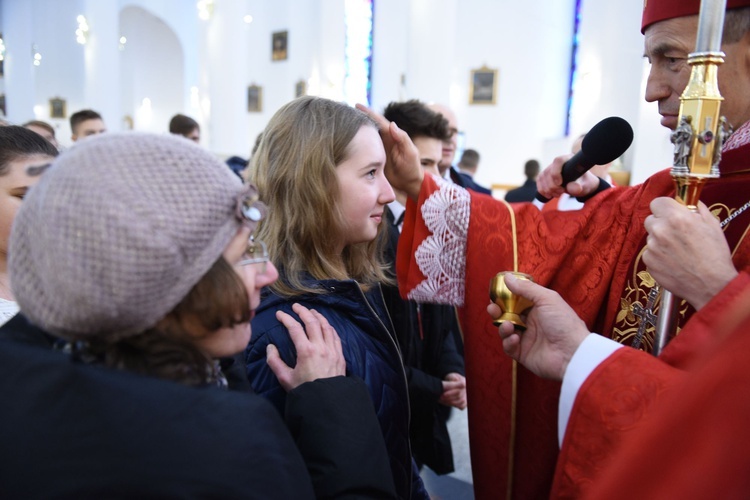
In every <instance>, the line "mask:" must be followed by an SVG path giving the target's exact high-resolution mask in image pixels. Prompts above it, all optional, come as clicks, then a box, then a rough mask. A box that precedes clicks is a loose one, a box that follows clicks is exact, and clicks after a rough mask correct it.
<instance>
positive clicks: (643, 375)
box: [553, 347, 684, 498]
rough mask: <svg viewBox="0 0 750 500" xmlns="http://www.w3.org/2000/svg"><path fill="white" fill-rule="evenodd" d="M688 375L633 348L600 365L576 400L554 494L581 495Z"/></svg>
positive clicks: (619, 352) (558, 465)
mask: <svg viewBox="0 0 750 500" xmlns="http://www.w3.org/2000/svg"><path fill="white" fill-rule="evenodd" d="M683 376H684V372H682V371H680V370H677V369H675V368H672V367H670V366H669V365H667V364H665V363H663V362H661V361H659V360H658V359H657V358H655V357H654V356H652V355H650V354H647V353H645V352H643V351H637V350H635V349H630V348H627V347H626V348H622V349H619V350H617V351H616V352H615V353H613V354H612V355H611V356H610V357H609V358H607V359H606V360H605V361H604V362H603V363H602V364H600V365H599V366H598V367H597V368H596V369H595V370H594V371H593V372H592V373H591V375H589V377H588V378H587V379H586V381H585V382H584V384H583V385H582V386H581V388H580V390H579V392H578V396H577V397H576V400H575V403H574V404H573V409H572V411H571V415H570V420H569V422H568V427H567V429H566V432H565V438H564V439H563V446H562V450H561V451H560V456H559V458H558V462H557V470H556V472H555V483H554V486H553V493H554V495H555V496H559V497H561V498H579V497H580V494H581V492H582V491H584V490H585V489H587V487H588V486H589V485H590V483H591V482H592V481H593V480H594V478H596V477H598V476H599V475H600V474H601V471H602V470H604V468H605V467H606V465H607V460H608V458H610V457H611V456H612V454H613V452H614V450H616V449H617V448H618V447H619V445H620V444H621V443H622V442H623V440H624V439H625V438H626V437H628V436H629V435H630V433H632V432H633V431H634V429H636V428H637V427H638V425H639V423H640V422H641V421H642V420H643V419H644V418H647V416H648V415H649V414H650V413H651V412H652V408H653V406H654V404H655V403H656V402H657V401H658V400H659V399H660V398H661V397H662V396H663V394H664V392H665V390H666V389H668V388H669V387H671V386H673V385H674V384H675V383H676V381H677V380H680V379H681V377H683Z"/></svg>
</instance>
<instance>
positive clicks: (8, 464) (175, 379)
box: [0, 129, 394, 499]
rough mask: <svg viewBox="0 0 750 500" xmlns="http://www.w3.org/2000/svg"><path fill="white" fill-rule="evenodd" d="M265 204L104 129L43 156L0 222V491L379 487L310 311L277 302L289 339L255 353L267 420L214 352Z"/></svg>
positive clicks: (237, 492) (235, 314) (351, 402)
mask: <svg viewBox="0 0 750 500" xmlns="http://www.w3.org/2000/svg"><path fill="white" fill-rule="evenodd" d="M21 130H24V132H26V133H28V134H31V135H33V136H34V138H36V139H37V140H39V141H40V142H43V143H44V144H45V145H46V147H48V148H50V149H51V146H50V145H49V143H47V142H46V141H45V140H44V139H42V138H41V137H40V136H38V135H36V134H34V133H33V132H30V131H26V130H25V129H21ZM265 214H266V207H265V206H264V205H263V204H262V203H260V202H259V201H258V193H257V191H256V189H255V188H254V186H243V185H242V182H241V181H240V180H239V179H238V178H237V177H236V176H234V175H233V174H232V173H231V172H229V171H228V169H227V168H226V166H224V165H223V164H222V163H221V162H220V161H219V160H218V159H216V158H215V157H214V156H213V155H212V154H210V153H208V152H206V151H204V150H203V149H201V148H200V147H198V146H196V145H194V144H192V143H190V142H188V141H185V140H184V139H178V138H175V137H167V136H164V135H155V134H142V133H133V132H130V133H125V134H107V135H102V136H100V137H96V138H91V139H89V140H86V141H84V142H83V143H81V144H80V145H78V146H76V147H75V148H71V150H69V151H68V152H66V153H65V154H64V155H61V156H60V157H59V158H58V159H57V160H56V161H55V163H54V164H53V166H52V168H50V169H49V170H48V171H47V173H46V174H45V175H44V176H42V179H41V180H40V183H38V184H37V185H36V186H35V187H34V189H32V190H31V191H30V192H29V194H28V196H27V198H26V200H25V202H24V204H23V205H22V208H21V210H20V211H19V213H18V216H17V218H16V222H17V224H15V225H14V227H13V230H12V235H11V242H10V274H11V281H12V283H13V287H14V288H13V289H14V292H15V294H16V299H17V300H18V304H19V306H20V313H19V314H18V315H17V316H16V317H14V318H12V319H11V320H10V321H9V322H8V323H6V324H5V325H4V326H3V327H2V328H0V398H2V399H3V400H4V401H9V402H12V404H8V405H4V406H3V407H2V409H0V427H2V428H3V429H12V432H6V433H5V435H4V438H3V446H2V447H0V484H2V492H3V496H8V497H10V498H63V497H64V498H92V497H93V498H99V497H101V498H118V499H119V498H123V499H124V498H137V497H161V498H177V497H179V498H203V497H220V498H238V499H239V498H247V497H248V496H256V497H259V498H278V499H287V498H306V499H312V498H314V497H317V498H336V497H346V498H361V497H363V498H371V497H372V498H384V497H385V498H389V497H392V496H393V494H394V491H393V483H392V479H391V477H392V475H391V472H390V467H389V464H388V459H387V453H386V450H385V445H384V443H383V440H382V437H381V436H380V433H379V432H378V422H377V417H376V415H375V412H374V409H373V407H372V403H371V401H370V399H369V397H368V394H367V390H366V388H365V386H364V384H363V383H362V382H361V381H360V380H357V379H355V378H353V377H344V376H343V374H344V373H345V370H346V366H345V362H344V360H343V353H342V350H341V342H340V339H339V337H338V335H337V334H336V331H335V330H334V329H332V328H331V327H330V325H329V324H328V323H327V322H326V321H325V319H324V318H322V317H321V316H320V315H319V314H317V313H315V312H314V311H310V310H308V309H306V308H304V307H301V306H299V305H297V304H295V305H294V306H293V307H292V309H291V310H292V311H294V313H295V314H296V315H297V317H298V318H299V321H296V320H295V319H293V318H292V317H291V316H289V315H288V314H286V313H284V312H278V313H277V318H278V320H279V321H280V323H281V325H282V328H284V329H285V330H286V329H288V331H289V335H290V336H291V337H292V339H293V342H292V343H293V345H294V349H296V350H297V352H299V357H298V359H297V364H296V366H295V367H294V368H290V367H289V366H287V365H286V364H284V363H283V362H282V361H281V359H280V358H279V356H278V354H277V353H275V352H274V351H273V350H272V349H269V352H268V356H267V359H266V362H267V363H268V366H269V367H270V370H271V373H272V376H273V377H278V380H279V383H280V384H281V386H282V387H283V388H284V390H285V391H289V396H288V401H287V406H286V415H285V416H286V419H287V425H284V422H283V421H282V419H281V418H280V416H279V415H278V413H277V412H276V411H275V410H274V409H273V408H271V407H270V406H269V405H268V403H267V402H266V401H265V400H263V399H262V398H259V397H258V396H255V395H253V394H252V393H251V391H249V387H248V383H247V379H246V378H245V377H244V369H243V366H242V363H238V364H236V365H235V364H234V363H233V362H234V358H233V356H234V355H236V354H237V353H240V352H242V351H243V350H244V348H245V346H246V345H247V343H248V341H249V339H250V338H251V335H252V331H251V327H250V319H251V318H252V316H253V310H254V309H255V307H256V306H257V305H258V302H259V301H260V289H261V288H262V287H263V286H265V285H268V284H270V283H273V282H274V280H275V279H276V278H277V277H278V273H277V271H276V268H275V267H274V265H273V264H272V263H270V262H268V253H267V248H266V246H265V244H264V243H263V242H262V241H260V240H258V239H256V238H255V236H254V230H255V227H256V225H257V223H258V221H260V220H261V219H262V218H263V217H264V216H265ZM303 325H304V327H303ZM235 371H238V372H239V375H240V377H233V372H235ZM243 382H244V383H243ZM227 389H230V390H227ZM40 408H48V409H54V411H40ZM355 417H356V418H355ZM287 426H288V428H287ZM290 431H291V433H290ZM295 442H296V446H295Z"/></svg>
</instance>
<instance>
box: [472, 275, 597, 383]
mask: <svg viewBox="0 0 750 500" xmlns="http://www.w3.org/2000/svg"><path fill="white" fill-rule="evenodd" d="M514 274H515V273H505V275H504V285H505V287H507V288H508V290H509V291H510V292H511V293H512V294H514V295H517V296H520V297H523V298H524V299H525V300H528V301H529V302H530V303H531V306H532V307H531V308H526V313H525V317H524V313H521V314H520V317H521V319H522V320H523V321H524V323H525V324H526V330H525V331H523V333H521V332H520V331H519V329H517V328H516V325H514V324H513V323H512V322H511V321H504V322H503V323H502V324H500V327H499V329H498V330H499V333H500V337H501V338H502V339H503V350H504V351H505V353H506V354H507V355H508V356H510V357H512V358H513V359H515V360H516V361H518V362H519V363H521V364H522V365H524V366H525V367H526V368H528V369H529V370H531V371H532V372H534V373H535V374H537V375H539V376H540V377H544V378H549V379H553V380H562V377H563V375H564V374H565V369H566V368H567V366H568V363H569V362H570V358H571V357H573V354H574V353H575V351H576V349H578V346H579V345H580V344H581V342H583V340H584V339H585V338H586V336H587V335H589V331H588V328H586V324H585V323H584V322H583V321H581V319H580V318H579V317H578V316H577V315H576V313H575V312H574V311H573V309H571V308H570V306H568V304H566V303H565V301H564V300H563V299H562V297H560V295H558V294H557V293H556V292H553V291H552V290H548V289H546V288H544V287H542V286H539V285H537V284H536V283H534V282H533V281H531V280H528V279H519V278H518V277H516V276H515V275H514ZM487 312H488V313H489V314H490V316H492V318H493V319H494V320H497V319H499V318H501V316H502V314H503V311H502V309H501V307H500V306H499V305H497V304H495V303H493V304H490V305H489V306H487Z"/></svg>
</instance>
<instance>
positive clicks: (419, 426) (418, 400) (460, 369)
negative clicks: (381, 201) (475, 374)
mask: <svg viewBox="0 0 750 500" xmlns="http://www.w3.org/2000/svg"><path fill="white" fill-rule="evenodd" d="M384 222H385V223H387V224H388V236H389V242H388V246H387V247H386V251H385V262H387V263H388V264H389V266H390V270H391V273H392V275H393V277H394V279H395V276H396V264H395V263H396V248H397V245H398V238H399V231H398V228H397V227H396V226H395V225H394V218H393V213H392V212H391V211H390V209H388V207H386V209H385V221H384ZM383 297H384V298H385V302H386V307H387V308H388V312H389V314H390V316H391V320H392V321H393V327H394V329H395V331H396V337H397V338H398V343H399V346H400V348H401V353H402V356H403V359H404V366H405V369H406V378H407V380H408V383H409V403H410V404H409V407H410V410H411V425H410V426H409V436H410V438H411V447H412V453H413V455H414V459H415V460H416V461H417V462H418V463H419V464H423V465H427V466H428V467H430V469H432V470H433V471H434V472H436V473H437V474H448V473H450V472H453V470H454V465H453V451H452V448H451V441H450V435H449V434H448V427H447V421H448V417H449V416H450V412H451V408H450V407H448V406H444V405H441V404H440V403H438V399H439V398H440V396H441V394H442V393H443V384H442V380H443V379H444V378H445V376H446V375H447V374H449V373H452V372H455V373H460V374H462V375H463V374H464V360H463V356H462V354H461V353H460V350H459V349H458V347H457V345H456V340H458V342H461V338H460V334H459V333H458V322H457V319H456V312H455V309H454V308H453V307H451V306H445V305H440V304H417V303H416V302H414V301H407V300H403V299H402V298H401V296H400V295H399V291H398V288H397V287H396V286H395V285H391V286H384V287H383Z"/></svg>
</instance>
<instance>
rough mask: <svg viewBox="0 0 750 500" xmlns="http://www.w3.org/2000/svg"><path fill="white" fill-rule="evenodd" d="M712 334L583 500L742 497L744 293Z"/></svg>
mask: <svg viewBox="0 0 750 500" xmlns="http://www.w3.org/2000/svg"><path fill="white" fill-rule="evenodd" d="M712 330H713V332H714V335H715V337H714V338H715V340H716V342H715V343H716V344H717V345H716V346H715V347H714V348H708V349H707V350H705V351H704V355H703V357H702V361H701V362H699V363H697V364H696V366H695V367H694V369H692V370H691V371H690V374H689V375H688V376H687V377H686V378H685V380H684V381H682V382H681V383H679V384H678V385H677V386H676V387H675V388H674V390H673V391H670V393H669V395H668V397H665V398H664V399H663V400H662V401H660V402H659V404H658V405H655V407H654V411H653V414H652V415H650V416H649V418H648V419H646V420H644V423H643V426H642V428H641V429H640V430H639V432H638V433H637V434H634V435H633V436H632V438H631V439H628V440H627V442H624V443H623V447H622V449H621V450H620V452H619V453H617V455H616V456H615V457H613V459H612V461H611V462H610V464H609V466H608V467H607V470H606V471H605V473H604V474H603V475H602V476H601V478H600V480H598V481H597V483H596V484H595V485H594V487H592V488H591V490H590V491H589V495H588V497H587V498H592V499H599V498H607V499H623V500H625V499H632V498H731V499H735V498H736V499H740V498H747V496H748V492H750V475H748V471H750V445H749V443H750V426H748V422H750V383H749V382H748V377H747V373H748V368H747V366H748V353H750V290H746V292H745V293H744V294H743V295H742V296H741V297H738V299H737V301H736V302H735V307H734V308H733V310H732V311H727V312H725V314H724V315H723V317H722V318H721V319H720V320H719V321H718V322H717V324H715V325H714V327H713V328H712Z"/></svg>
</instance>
